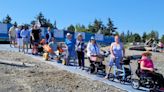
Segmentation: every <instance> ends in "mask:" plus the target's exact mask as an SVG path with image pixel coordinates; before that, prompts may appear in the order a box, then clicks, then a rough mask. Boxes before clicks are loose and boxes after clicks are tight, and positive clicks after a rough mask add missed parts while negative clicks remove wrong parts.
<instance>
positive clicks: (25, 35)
mask: <svg viewBox="0 0 164 92" xmlns="http://www.w3.org/2000/svg"><path fill="white" fill-rule="evenodd" d="M21 37H23V38H29V30H22V31H21Z"/></svg>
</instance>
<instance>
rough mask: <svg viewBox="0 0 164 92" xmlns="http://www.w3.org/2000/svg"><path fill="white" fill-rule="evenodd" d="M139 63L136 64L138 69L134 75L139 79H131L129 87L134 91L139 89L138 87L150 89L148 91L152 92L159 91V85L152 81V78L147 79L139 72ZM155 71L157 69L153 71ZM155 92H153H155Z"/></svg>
mask: <svg viewBox="0 0 164 92" xmlns="http://www.w3.org/2000/svg"><path fill="white" fill-rule="evenodd" d="M140 70H141V69H140V62H138V68H137V70H136V75H137V76H138V77H139V79H132V81H131V85H132V87H133V88H134V89H139V87H145V88H149V89H151V90H150V91H152V92H154V90H156V91H157V90H158V91H157V92H160V91H159V88H160V86H159V83H158V82H156V81H153V79H152V77H148V76H146V75H145V74H143V73H141V71H140ZM155 70H156V71H157V69H155ZM156 91H155V92H156Z"/></svg>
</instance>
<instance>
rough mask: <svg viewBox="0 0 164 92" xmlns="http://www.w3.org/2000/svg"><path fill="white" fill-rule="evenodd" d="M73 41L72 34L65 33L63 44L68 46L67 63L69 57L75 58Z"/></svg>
mask: <svg viewBox="0 0 164 92" xmlns="http://www.w3.org/2000/svg"><path fill="white" fill-rule="evenodd" d="M75 43H76V42H75V41H74V39H73V38H72V35H71V34H70V33H67V34H66V39H65V44H66V46H67V48H68V59H67V61H66V62H67V63H66V64H67V65H69V62H70V59H71V58H73V59H76V51H75Z"/></svg>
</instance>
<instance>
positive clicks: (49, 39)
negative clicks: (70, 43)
mask: <svg viewBox="0 0 164 92" xmlns="http://www.w3.org/2000/svg"><path fill="white" fill-rule="evenodd" d="M48 35H49V38H48V42H50V41H51V37H52V36H51V33H48Z"/></svg>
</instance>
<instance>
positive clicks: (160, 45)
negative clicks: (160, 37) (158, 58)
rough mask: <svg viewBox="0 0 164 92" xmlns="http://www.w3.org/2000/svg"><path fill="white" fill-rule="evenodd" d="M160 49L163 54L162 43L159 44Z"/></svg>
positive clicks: (163, 46) (163, 45)
mask: <svg viewBox="0 0 164 92" xmlns="http://www.w3.org/2000/svg"><path fill="white" fill-rule="evenodd" d="M159 47H160V49H161V52H163V48H164V44H163V43H162V41H160V42H159Z"/></svg>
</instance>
